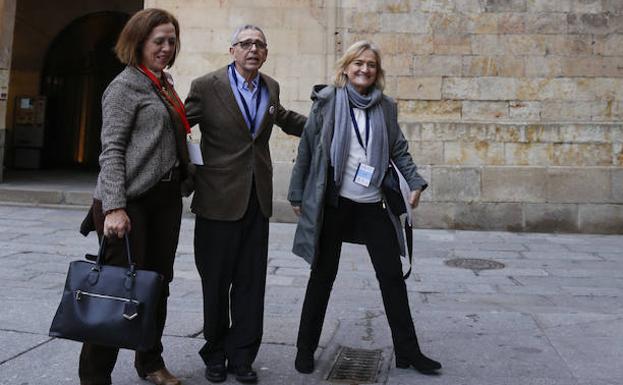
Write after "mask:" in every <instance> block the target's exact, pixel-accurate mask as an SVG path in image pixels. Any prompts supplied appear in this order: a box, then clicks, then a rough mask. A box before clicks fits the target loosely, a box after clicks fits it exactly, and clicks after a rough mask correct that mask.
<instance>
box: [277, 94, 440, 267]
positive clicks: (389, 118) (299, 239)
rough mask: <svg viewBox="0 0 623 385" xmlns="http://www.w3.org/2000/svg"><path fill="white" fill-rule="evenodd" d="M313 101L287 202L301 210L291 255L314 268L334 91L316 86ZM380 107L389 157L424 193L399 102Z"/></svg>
mask: <svg viewBox="0 0 623 385" xmlns="http://www.w3.org/2000/svg"><path fill="white" fill-rule="evenodd" d="M312 100H313V101H314V103H313V105H312V109H311V112H310V114H309V118H308V120H307V124H306V125H305V131H304V133H303V137H302V138H301V141H300V143H299V148H298V154H297V157H296V162H295V163H294V168H293V169H292V176H291V178H290V188H289V191H288V200H289V201H290V202H291V203H292V204H293V205H296V206H300V207H301V208H302V213H301V216H300V217H299V219H298V224H297V227H296V231H295V234H294V244H293V247H292V252H293V253H294V254H296V255H298V256H300V257H302V258H303V259H305V260H306V261H307V262H309V263H310V264H312V266H313V265H314V263H315V260H316V256H317V253H318V242H319V239H320V231H321V229H322V221H323V215H324V207H325V204H326V196H327V187H328V185H329V181H328V178H332V175H329V174H330V173H329V169H330V167H329V166H330V163H331V161H330V159H329V157H330V155H329V154H330V149H328V148H324V145H323V143H322V136H323V133H322V128H323V126H324V123H323V122H324V121H325V120H326V119H329V121H328V124H327V125H326V126H327V127H331V128H333V120H334V115H335V88H334V87H333V86H325V85H320V86H316V87H315V88H314V91H313V92H312ZM381 107H382V108H383V115H384V116H385V124H386V127H387V137H388V138H387V139H388V144H389V156H390V158H391V159H392V160H393V161H394V163H395V164H396V167H397V168H398V170H399V171H400V173H401V174H402V175H403V176H404V178H405V179H406V182H407V183H408V184H409V188H410V189H411V191H414V190H417V189H422V190H424V189H425V188H426V186H428V184H427V183H426V181H425V180H424V179H423V178H422V177H421V176H420V174H419V173H418V172H417V166H416V165H415V163H413V159H412V158H411V155H410V154H409V151H408V144H407V141H406V140H405V138H404V135H403V134H402V131H401V130H400V127H399V126H398V111H397V106H396V102H394V101H393V100H392V99H391V98H389V97H387V96H385V95H383V99H382V100H381ZM331 135H332V134H331ZM387 211H388V215H389V216H390V220H391V221H392V224H393V225H394V228H395V230H396V236H397V239H398V243H399V246H400V248H401V254H402V255H403V256H406V255H407V251H406V250H405V249H404V237H403V235H402V230H401V228H402V226H401V225H400V222H399V220H398V218H397V217H395V216H394V215H393V214H392V213H391V211H390V210H389V209H388V210H387ZM347 237H348V239H346V241H348V242H353V243H362V239H361V237H360V236H359V235H358V234H348V235H347Z"/></svg>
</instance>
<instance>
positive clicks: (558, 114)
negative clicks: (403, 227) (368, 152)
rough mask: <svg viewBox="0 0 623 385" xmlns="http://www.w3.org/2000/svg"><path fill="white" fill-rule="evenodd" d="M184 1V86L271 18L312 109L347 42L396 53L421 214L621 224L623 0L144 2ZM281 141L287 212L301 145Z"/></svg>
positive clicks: (177, 5) (392, 58)
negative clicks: (242, 27)
mask: <svg viewBox="0 0 623 385" xmlns="http://www.w3.org/2000/svg"><path fill="white" fill-rule="evenodd" d="M145 5H146V6H157V7H163V8H166V9H169V10H171V11H172V12H174V13H175V14H176V15H177V16H178V17H179V19H180V23H181V25H182V31H183V35H182V39H183V51H182V55H181V56H180V60H179V62H178V64H177V65H176V68H175V73H176V78H177V79H178V82H179V83H180V85H179V88H180V89H181V90H182V94H183V93H184V92H185V91H186V90H187V88H188V85H189V81H190V80H191V79H192V78H193V77H195V76H198V75H199V74H201V73H203V72H206V71H210V70H213V69H215V68H217V67H219V66H221V65H224V64H225V63H227V62H228V60H229V57H228V55H227V54H226V52H227V48H228V40H229V37H230V33H231V31H232V30H233V29H234V28H235V26H236V25H238V24H241V23H255V24H258V25H260V26H262V27H264V28H265V30H266V33H267V35H268V39H269V47H270V51H269V59H268V62H267V63H266V65H265V68H264V70H265V71H266V72H267V73H269V74H270V75H272V76H274V77H275V78H276V79H278V80H279V81H280V82H281V85H282V101H283V103H284V104H285V105H286V106H288V107H290V108H293V109H296V110H298V111H300V112H303V113H307V111H308V109H309V102H308V100H307V97H308V95H309V92H310V89H311V86H312V85H313V84H314V83H321V82H327V81H329V80H330V77H331V73H332V63H333V62H334V61H335V59H336V57H337V56H336V55H339V54H340V52H341V51H342V50H343V48H344V47H346V46H348V45H349V44H350V43H352V42H354V41H356V40H359V39H362V38H368V39H372V40H374V41H376V42H377V43H378V44H379V45H380V46H381V49H382V51H383V53H384V57H383V60H384V61H383V66H384V68H385V70H386V73H387V80H388V81H387V90H386V92H387V94H389V95H391V96H393V97H394V98H396V99H397V100H398V103H399V107H400V117H399V119H400V121H401V123H402V128H403V130H404V132H405V135H406V136H407V138H408V140H409V143H410V150H411V153H412V154H413V157H414V159H415V160H416V162H417V163H418V165H419V166H420V167H421V170H422V173H423V174H424V175H425V176H426V177H427V178H428V180H429V181H430V184H431V187H430V188H429V189H428V190H427V191H426V193H425V194H424V200H423V202H422V205H421V208H420V209H419V210H418V211H417V212H416V213H417V214H416V218H417V225H418V226H421V227H442V228H487V229H501V230H525V231H586V232H623V123H622V121H623V1H620V0H387V1H377V0H343V1H338V0H333V1H296V0H284V1H268V0H266V1H253V2H247V1H199V0H188V1H183V2H178V1H168V0H151V1H146V4H145ZM296 143H297V141H296V140H294V139H290V138H287V137H286V136H285V135H282V134H279V135H276V136H275V138H274V140H273V142H272V145H273V157H274V162H275V171H276V173H275V184H276V196H275V198H276V200H277V204H278V206H280V209H279V210H278V211H277V213H278V215H277V217H278V219H280V218H283V217H288V216H289V213H288V208H287V203H286V202H285V192H286V188H287V181H288V177H289V171H290V167H291V164H292V161H293V159H294V158H295V156H296Z"/></svg>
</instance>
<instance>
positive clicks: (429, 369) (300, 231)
mask: <svg viewBox="0 0 623 385" xmlns="http://www.w3.org/2000/svg"><path fill="white" fill-rule="evenodd" d="M384 79H385V78H384V72H383V69H382V67H381V54H380V51H379V49H378V47H377V46H376V45H375V44H373V43H371V42H368V41H359V42H357V43H355V44H353V45H352V46H350V48H348V50H346V53H344V55H343V56H342V58H341V59H340V60H339V61H338V62H337V71H336V75H335V80H334V86H320V87H318V86H317V87H316V88H315V89H314V92H313V94H312V100H313V101H314V103H313V105H312V109H311V112H310V114H309V118H308V119H307V124H306V125H305V129H304V131H303V136H302V138H301V142H300V144H299V149H298V155H297V158H296V163H295V165H294V169H293V171H292V177H291V180H290V190H289V192H288V200H289V201H290V202H291V204H292V207H293V209H294V212H295V213H296V214H297V215H298V216H299V221H298V226H297V229H296V233H295V236H294V247H293V252H294V253H295V254H297V255H299V256H301V257H303V258H304V259H305V260H307V261H308V262H309V263H310V264H311V274H310V277H309V282H308V284H307V291H306V293H305V300H304V303H303V310H302V313H301V321H300V325H299V332H298V340H297V343H296V346H297V348H298V352H297V355H296V359H295V368H296V370H298V371H299V372H301V373H311V372H313V370H314V351H315V350H316V348H317V347H318V341H319V339H320V334H321V332H322V324H323V322H324V317H325V313H326V309H327V304H328V302H329V296H330V294H331V289H332V287H333V282H334V280H335V277H336V275H337V270H338V264H339V259H340V251H341V247H342V242H343V241H349V242H357V243H364V244H365V245H366V248H367V249H368V253H369V254H370V258H371V260H372V264H373V266H374V270H375V271H376V276H377V279H378V280H379V284H380V288H381V294H382V297H383V304H384V306H385V313H386V314H387V319H388V321H389V326H390V329H391V332H392V340H393V343H394V352H395V355H396V366H397V367H399V368H408V367H410V366H413V367H414V368H415V369H416V370H418V371H420V372H422V373H433V372H435V371H436V370H438V369H440V368H441V364H440V363H439V362H437V361H434V360H432V359H430V358H428V357H426V356H425V355H424V354H423V353H422V352H421V350H420V346H419V344H418V340H417V337H416V334H415V327H414V326H413V320H412V318H411V312H410V309H409V301H408V298H407V290H406V286H405V283H404V280H403V274H402V265H401V263H400V255H401V248H402V246H401V244H402V239H403V238H402V232H401V231H398V230H399V229H400V226H396V225H395V224H396V223H397V220H396V217H395V215H394V214H393V213H392V212H391V211H390V210H389V206H388V205H386V202H385V199H386V197H385V196H384V195H383V192H382V190H381V183H382V181H383V178H384V176H385V174H386V172H387V170H388V167H389V165H390V163H393V164H395V166H396V168H397V171H398V172H399V173H400V174H402V176H403V177H404V179H405V180H406V183H408V185H409V189H410V191H411V192H410V195H409V196H408V202H407V203H408V205H410V206H411V208H415V207H416V206H417V205H418V202H419V199H420V193H421V191H422V190H424V189H425V188H426V186H427V184H426V181H425V180H424V179H422V177H421V176H420V175H419V174H418V172H417V167H416V165H415V164H414V163H413V160H412V159H411V155H409V152H408V149H407V141H406V140H405V138H404V136H403V134H402V132H401V130H400V127H399V126H398V117H397V115H398V114H397V108H396V103H395V102H394V101H393V100H391V99H390V98H388V97H387V96H385V95H384V94H383V87H384Z"/></svg>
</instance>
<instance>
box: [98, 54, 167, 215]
mask: <svg viewBox="0 0 623 385" xmlns="http://www.w3.org/2000/svg"><path fill="white" fill-rule="evenodd" d="M101 138H102V152H101V154H100V157H99V162H100V167H101V170H100V173H99V176H98V178H97V185H96V187H95V193H94V197H95V198H96V199H99V200H101V201H102V209H103V211H104V212H106V211H109V210H112V209H116V208H125V207H126V201H127V200H130V199H132V198H136V197H138V196H139V195H141V194H143V193H144V192H146V191H147V190H149V189H150V188H151V187H153V186H154V185H155V184H156V183H157V182H158V181H159V180H160V179H162V177H163V176H164V175H165V174H166V173H167V172H169V170H171V168H173V166H174V164H175V162H176V160H177V149H176V142H175V133H174V125H173V122H172V121H171V115H170V114H169V111H168V110H167V107H166V106H165V104H164V101H163V100H162V99H161V98H160V96H159V95H158V93H157V91H156V90H155V89H154V86H153V85H152V83H151V81H150V80H149V78H148V77H147V76H145V75H143V74H142V73H141V72H140V71H139V70H138V69H136V68H135V67H132V66H127V67H126V68H125V69H124V70H123V71H122V72H121V73H120V74H119V75H117V77H116V78H115V79H113V81H112V82H111V83H110V85H109V86H108V88H106V91H104V95H103V96H102V136H101Z"/></svg>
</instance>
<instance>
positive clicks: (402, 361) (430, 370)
mask: <svg viewBox="0 0 623 385" xmlns="http://www.w3.org/2000/svg"><path fill="white" fill-rule="evenodd" d="M410 366H413V368H414V369H415V370H417V371H418V372H420V373H422V374H435V373H436V371H437V370H439V369H441V364H440V363H439V362H437V361H435V360H432V359H430V358H428V357H426V356H425V355H424V354H422V353H421V352H417V353H414V354H410V355H408V356H396V367H397V368H401V369H405V368H408V367H410Z"/></svg>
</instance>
